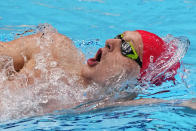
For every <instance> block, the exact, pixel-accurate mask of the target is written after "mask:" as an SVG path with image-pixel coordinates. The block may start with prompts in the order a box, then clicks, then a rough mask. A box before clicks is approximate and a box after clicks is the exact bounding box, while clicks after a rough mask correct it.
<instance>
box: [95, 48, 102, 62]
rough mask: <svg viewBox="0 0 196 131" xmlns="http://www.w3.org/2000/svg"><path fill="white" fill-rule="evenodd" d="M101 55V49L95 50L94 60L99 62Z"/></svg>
mask: <svg viewBox="0 0 196 131" xmlns="http://www.w3.org/2000/svg"><path fill="white" fill-rule="evenodd" d="M101 56H102V50H101V49H99V50H98V51H97V54H96V61H98V62H100V61H101Z"/></svg>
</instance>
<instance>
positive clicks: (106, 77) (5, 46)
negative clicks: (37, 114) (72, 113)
mask: <svg viewBox="0 0 196 131" xmlns="http://www.w3.org/2000/svg"><path fill="white" fill-rule="evenodd" d="M123 34H124V37H123V39H124V40H125V41H131V42H132V43H133V46H134V48H135V50H136V52H137V54H138V55H139V57H140V59H141V60H142V55H143V43H142V38H141V36H140V34H139V33H138V32H136V31H125V32H123ZM50 39H51V44H50V45H49V46H48V49H49V50H50V51H51V52H52V56H51V59H49V60H48V62H49V61H57V63H58V64H57V66H58V67H60V68H62V69H63V70H64V71H65V72H67V73H68V75H69V77H72V75H77V76H78V77H79V80H78V81H77V82H78V83H80V84H81V85H83V88H86V87H87V86H88V85H90V84H92V83H96V84H97V85H99V86H100V87H107V86H113V85H116V84H120V83H123V81H125V80H127V79H131V80H135V79H137V77H138V75H139V73H140V66H139V65H138V64H137V63H136V62H135V61H134V60H132V59H130V58H127V57H125V56H123V55H122V54H121V50H120V48H121V40H120V39H108V40H106V42H105V47H103V48H101V49H99V51H98V52H97V54H96V55H95V58H93V59H91V60H88V61H87V62H86V64H85V61H84V60H85V59H84V56H83V54H81V53H79V51H78V49H77V48H76V47H75V46H74V45H73V44H72V41H71V40H70V39H69V38H67V37H66V36H64V35H62V34H59V33H58V32H56V33H53V34H51V37H50ZM38 40H41V41H40V44H43V43H44V41H45V40H46V39H44V37H43V34H42V33H38V34H34V35H30V36H25V37H21V38H19V39H16V40H13V41H10V42H8V43H4V42H0V45H1V46H0V55H7V56H11V57H13V60H14V68H15V70H16V73H18V74H23V73H25V74H26V73H27V71H28V70H31V71H33V73H34V76H35V77H37V78H39V77H40V75H41V74H40V73H41V71H40V70H38V69H35V64H36V60H35V56H36V54H38V53H40V51H41V48H40V45H38V44H37V41H38ZM62 52H63V53H62ZM24 57H25V58H26V59H24ZM12 81H14V79H10V80H8V81H7V82H9V83H10V82H12ZM65 81H66V79H65ZM33 82H34V81H33V80H32V79H31V78H29V80H28V83H29V84H33ZM76 84H77V83H76ZM21 88H22V87H21ZM13 92H14V90H13ZM137 101H138V100H136V101H134V100H133V101H129V102H125V103H124V102H122V103H121V104H122V105H135V102H137ZM158 102H162V101H161V100H154V101H151V100H150V102H149V101H148V102H147V100H144V101H143V100H140V101H139V104H145V103H148V104H149V103H158ZM78 104H79V103H78V102H75V103H73V105H66V106H57V105H55V104H54V103H48V105H47V106H46V108H47V109H48V110H47V111H46V112H51V111H54V110H59V109H63V108H71V107H74V106H75V105H78ZM114 104H115V103H114ZM116 104H117V105H118V103H116ZM51 105H52V106H51ZM187 105H188V104H187ZM104 106H107V103H106V105H104ZM49 108H50V109H49Z"/></svg>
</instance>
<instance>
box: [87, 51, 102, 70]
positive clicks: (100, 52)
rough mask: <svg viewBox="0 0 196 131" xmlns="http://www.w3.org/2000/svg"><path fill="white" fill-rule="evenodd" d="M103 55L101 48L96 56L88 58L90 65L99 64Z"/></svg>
mask: <svg viewBox="0 0 196 131" xmlns="http://www.w3.org/2000/svg"><path fill="white" fill-rule="evenodd" d="M101 57H102V50H101V49H99V50H98V51H97V54H96V55H95V57H94V58H90V59H88V61H87V63H88V65H89V66H91V67H92V66H95V65H97V64H98V63H99V62H100V61H101Z"/></svg>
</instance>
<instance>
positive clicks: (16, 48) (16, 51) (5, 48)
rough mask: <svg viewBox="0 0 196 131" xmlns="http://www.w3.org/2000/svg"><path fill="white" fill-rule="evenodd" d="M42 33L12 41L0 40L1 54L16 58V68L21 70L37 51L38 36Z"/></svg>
mask: <svg viewBox="0 0 196 131" xmlns="http://www.w3.org/2000/svg"><path fill="white" fill-rule="evenodd" d="M40 35H41V34H35V35H29V36H25V37H21V38H19V39H16V40H13V41H10V42H7V43H5V42H0V55H1V56H2V55H5V56H10V57H12V58H13V60H14V68H15V70H16V71H19V70H20V69H22V67H23V66H24V63H25V60H29V59H30V58H31V56H32V53H33V52H34V51H36V48H37V46H36V44H35V43H36V38H38V37H40Z"/></svg>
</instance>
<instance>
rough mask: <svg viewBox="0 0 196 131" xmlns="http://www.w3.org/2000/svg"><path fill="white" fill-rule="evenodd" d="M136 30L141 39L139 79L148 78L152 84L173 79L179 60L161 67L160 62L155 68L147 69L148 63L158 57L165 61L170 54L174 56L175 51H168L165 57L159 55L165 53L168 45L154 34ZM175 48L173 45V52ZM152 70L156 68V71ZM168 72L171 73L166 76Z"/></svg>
mask: <svg viewBox="0 0 196 131" xmlns="http://www.w3.org/2000/svg"><path fill="white" fill-rule="evenodd" d="M137 32H139V33H140V35H141V37H142V40H143V59H142V63H143V65H142V68H141V70H140V75H141V76H140V77H141V78H140V79H141V81H143V80H145V81H147V79H148V81H150V82H151V83H152V84H155V85H161V83H162V82H165V81H167V80H172V81H175V78H174V76H175V75H176V73H177V69H178V68H179V67H180V63H179V61H178V62H175V63H174V64H173V65H169V67H164V68H163V67H161V64H159V65H158V66H157V67H155V68H152V67H151V68H150V69H149V65H150V63H155V62H157V59H158V58H159V59H158V60H159V61H162V62H163V61H164V62H166V61H169V59H170V58H171V57H172V56H174V54H175V53H170V54H169V55H168V57H167V58H162V57H161V55H164V54H165V52H166V51H167V49H168V45H167V44H166V43H165V42H164V41H163V40H162V39H161V38H160V37H159V36H157V35H156V34H153V33H150V32H147V31H144V30H137ZM176 48H177V47H174V48H173V51H172V52H175V49H176ZM160 57H161V58H160ZM159 61H158V62H159ZM164 62H163V63H164ZM152 65H153V64H152ZM154 66H156V65H154ZM159 68H160V70H159ZM154 70H158V72H157V71H154ZM149 72H153V73H150V74H149ZM168 74H171V75H170V76H168ZM148 75H150V76H148ZM149 78H150V79H149Z"/></svg>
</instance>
